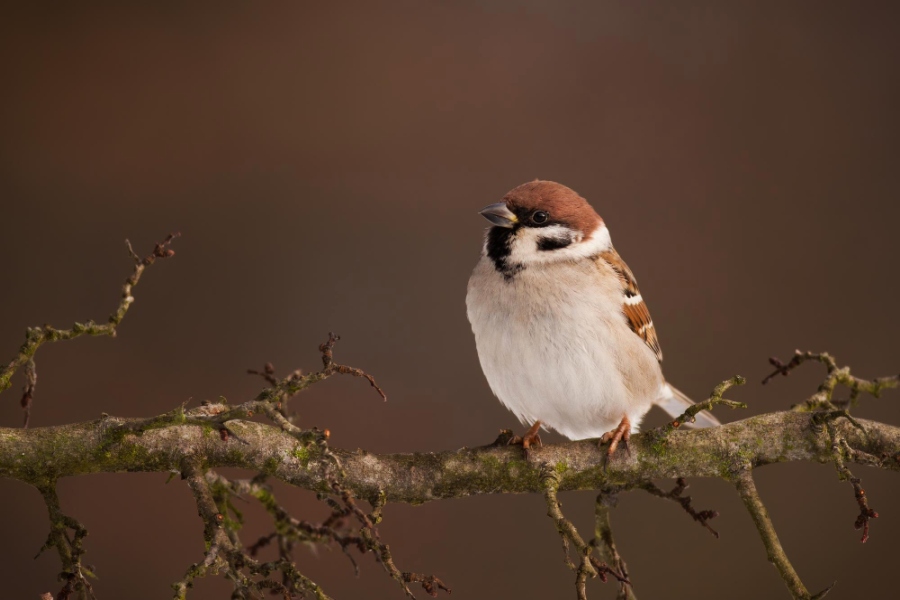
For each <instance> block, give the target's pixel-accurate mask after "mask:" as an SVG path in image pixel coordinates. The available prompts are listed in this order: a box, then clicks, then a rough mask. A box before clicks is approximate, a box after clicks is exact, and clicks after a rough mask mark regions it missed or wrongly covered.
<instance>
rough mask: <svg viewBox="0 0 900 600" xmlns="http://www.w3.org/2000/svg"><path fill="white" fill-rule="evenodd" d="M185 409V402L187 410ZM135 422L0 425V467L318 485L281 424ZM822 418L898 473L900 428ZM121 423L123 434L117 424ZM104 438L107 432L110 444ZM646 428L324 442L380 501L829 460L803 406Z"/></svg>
mask: <svg viewBox="0 0 900 600" xmlns="http://www.w3.org/2000/svg"><path fill="white" fill-rule="evenodd" d="M187 414H188V416H190V411H188V413H187ZM142 421H144V420H141V419H118V418H115V417H106V418H102V419H99V420H96V421H91V422H86V423H78V424H73V425H62V426H57V427H41V428H35V429H18V428H16V429H13V428H0V476H4V477H10V478H13V479H18V480H20V481H24V482H27V483H30V484H32V485H35V486H37V487H42V486H44V485H46V484H47V483H48V482H51V481H54V480H56V479H59V478H60V477H68V476H76V475H86V474H90V473H117V472H135V471H137V472H168V471H178V470H179V469H180V468H181V465H182V463H183V461H184V460H185V459H192V460H198V461H201V462H202V464H204V465H205V466H207V467H209V468H216V467H241V468H246V469H251V470H256V471H260V472H263V473H266V474H268V475H271V476H274V477H276V478H278V479H281V480H283V481H285V482H287V483H290V484H292V485H295V486H297V487H301V488H304V489H309V490H315V491H328V489H329V488H328V481H327V479H326V478H325V477H324V476H323V475H322V474H321V473H322V469H321V462H322V461H326V460H330V459H329V458H327V457H325V456H324V455H323V453H322V451H321V450H320V449H319V447H317V446H315V445H308V444H305V443H303V442H301V441H300V440H298V439H297V438H296V437H294V436H293V435H291V434H290V433H288V432H286V431H284V430H283V429H281V428H278V427H275V426H272V425H267V424H262V423H256V422H251V421H243V420H231V421H227V423H226V425H227V427H228V429H229V430H232V431H234V432H235V433H236V434H237V435H238V436H239V437H240V440H238V439H234V438H228V439H225V440H223V439H222V437H221V436H220V435H210V433H209V430H208V428H205V427H204V426H202V425H199V424H193V423H188V424H170V425H166V426H161V427H156V428H153V429H149V430H145V431H139V432H132V431H130V429H131V427H130V426H132V425H134V424H136V423H140V422H142ZM858 423H859V424H860V425H862V427H863V429H864V431H860V430H859V429H858V428H857V427H855V426H854V425H852V424H851V423H850V422H849V421H847V420H840V421H836V422H834V423H832V424H831V426H832V427H833V428H834V430H835V431H836V432H837V433H839V434H840V436H841V438H842V439H844V440H845V442H846V444H847V448H849V449H850V450H852V452H849V453H848V456H847V459H848V460H849V462H855V461H859V462H861V463H864V464H875V465H876V466H880V467H882V468H885V469H890V470H894V471H897V470H900V462H898V456H900V428H898V427H895V426H892V425H886V424H883V423H877V422H874V421H867V420H863V419H859V420H858ZM123 430H125V431H126V432H125V433H122V431H123ZM110 440H112V441H110ZM655 441H656V440H655V435H654V432H653V431H650V432H647V433H643V434H640V435H635V436H633V437H632V439H631V443H630V446H629V450H630V452H629V453H627V454H626V453H620V454H617V455H616V456H615V457H614V458H613V459H612V460H611V461H609V463H607V462H606V458H605V454H604V452H603V451H602V450H600V449H598V448H597V446H596V443H595V442H592V441H589V440H585V441H578V442H569V443H564V444H549V445H545V446H543V447H542V448H537V449H533V450H531V451H530V452H529V454H528V457H527V458H526V457H525V456H524V454H523V453H522V451H521V449H519V448H515V447H504V446H499V447H498V446H484V447H479V448H463V449H461V450H456V451H448V452H437V453H416V454H371V453H368V452H363V451H355V452H351V451H346V450H339V449H335V448H331V449H330V452H331V453H332V454H334V455H335V456H336V457H337V458H338V459H339V461H340V463H341V465H342V468H343V471H344V472H345V479H344V480H343V484H344V485H345V486H346V487H347V488H348V489H350V490H351V491H352V492H353V493H354V494H355V495H356V496H357V497H361V498H366V499H369V498H373V497H376V496H378V495H379V494H382V493H383V494H384V496H385V498H386V500H387V501H389V502H406V503H411V504H421V503H424V502H428V501H431V500H437V499H441V498H459V497H463V496H469V495H473V494H497V493H542V492H543V490H544V488H543V487H542V483H541V469H542V466H543V465H545V464H552V465H565V468H564V469H557V473H558V475H559V489H560V491H566V490H587V489H600V488H604V487H615V488H619V489H623V488H625V489H627V488H632V487H637V486H638V485H639V484H640V483H641V482H642V481H645V480H647V479H650V478H677V477H724V478H726V479H731V478H732V476H733V474H736V473H738V472H740V471H742V470H744V469H746V468H747V467H760V466H764V465H768V464H772V463H779V462H788V461H798V460H812V461H818V462H829V461H831V460H832V458H833V449H832V437H831V435H830V434H829V431H828V430H826V428H824V427H822V426H820V425H818V424H816V423H815V419H814V418H813V415H811V414H806V413H797V412H791V411H785V412H777V413H770V414H765V415H759V416H755V417H750V418H748V419H744V420H742V421H737V422H734V423H729V424H727V425H723V426H722V427H716V428H713V429H699V430H693V431H687V430H677V431H673V432H671V433H669V434H668V435H667V436H666V439H665V443H664V444H663V446H662V448H660V447H658V445H657V444H656V443H655Z"/></svg>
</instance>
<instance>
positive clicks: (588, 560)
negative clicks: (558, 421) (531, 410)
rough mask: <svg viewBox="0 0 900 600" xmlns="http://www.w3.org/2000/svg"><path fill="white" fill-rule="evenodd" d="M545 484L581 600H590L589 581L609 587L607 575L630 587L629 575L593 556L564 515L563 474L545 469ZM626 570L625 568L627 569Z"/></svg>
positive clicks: (549, 513) (546, 467)
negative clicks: (573, 555) (561, 498)
mask: <svg viewBox="0 0 900 600" xmlns="http://www.w3.org/2000/svg"><path fill="white" fill-rule="evenodd" d="M541 482H542V484H543V487H544V499H545V500H546V501H547V516H548V517H550V518H551V519H553V521H554V523H555V524H556V531H557V532H558V533H559V536H560V539H561V540H562V545H563V557H564V559H565V562H566V565H567V566H568V567H569V568H570V569H572V570H573V571H575V593H576V594H577V596H578V600H587V580H588V578H591V579H593V578H594V577H599V578H600V581H603V582H604V583H606V581H607V575H608V574H609V575H612V576H613V577H615V578H616V579H618V580H619V581H620V582H622V583H625V584H627V583H628V579H627V575H626V574H625V573H624V572H622V573H619V572H618V571H617V570H614V569H612V568H610V567H609V566H608V565H607V564H606V563H602V562H600V561H598V560H597V559H595V558H594V557H593V556H591V551H592V549H593V547H592V546H591V545H588V544H586V543H585V541H584V539H582V537H581V535H580V534H579V533H578V530H577V529H576V528H575V525H574V524H572V522H571V521H569V520H568V519H567V518H566V517H565V515H564V514H563V512H562V504H561V503H560V501H559V498H558V496H557V494H558V492H559V474H558V473H557V472H556V471H555V469H553V467H552V466H550V465H545V466H544V468H543V469H542V472H541ZM570 544H571V545H572V546H574V547H575V553H576V555H577V556H578V557H579V561H578V565H577V566H576V565H575V563H573V562H572V559H571V558H570V557H569V547H570ZM623 566H624V565H623Z"/></svg>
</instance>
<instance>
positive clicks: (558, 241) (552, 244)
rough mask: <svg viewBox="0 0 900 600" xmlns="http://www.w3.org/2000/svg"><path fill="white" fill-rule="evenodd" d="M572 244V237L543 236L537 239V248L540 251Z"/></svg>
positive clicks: (557, 248)
mask: <svg viewBox="0 0 900 600" xmlns="http://www.w3.org/2000/svg"><path fill="white" fill-rule="evenodd" d="M571 245H572V239H571V238H568V237H544V238H540V239H538V243H537V249H538V250H540V251H541V252H549V251H551V250H559V249H560V248H565V247H567V246H571Z"/></svg>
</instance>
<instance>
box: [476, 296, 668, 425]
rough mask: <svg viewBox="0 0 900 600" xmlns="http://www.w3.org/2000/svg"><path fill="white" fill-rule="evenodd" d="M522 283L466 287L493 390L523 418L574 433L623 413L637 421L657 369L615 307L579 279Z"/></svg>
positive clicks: (651, 397)
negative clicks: (560, 284)
mask: <svg viewBox="0 0 900 600" xmlns="http://www.w3.org/2000/svg"><path fill="white" fill-rule="evenodd" d="M525 283H527V282H519V283H518V285H509V284H501V285H500V286H498V287H493V286H490V287H493V289H490V287H489V288H488V289H489V290H490V291H489V292H488V293H482V292H486V291H487V290H486V289H481V290H479V289H477V286H476V288H475V289H472V288H471V287H470V292H469V296H470V297H469V320H470V321H471V323H472V329H473V331H474V333H475V340H476V345H477V348H478V357H479V360H480V361H481V366H482V369H483V371H484V374H485V376H486V378H487V380H488V383H489V385H490V387H491V389H492V390H493V392H494V394H495V395H496V396H497V397H498V398H499V399H500V401H501V402H502V403H503V404H504V405H505V406H506V407H507V408H509V409H510V410H511V411H512V412H513V413H515V415H516V416H517V417H518V418H519V419H520V420H521V421H523V422H524V423H526V424H531V423H533V422H535V421H537V420H540V421H542V422H543V423H544V425H546V426H547V427H550V428H552V429H555V430H557V431H559V432H560V433H562V434H563V435H565V436H566V437H569V438H572V439H582V438H588V437H598V436H600V435H602V434H603V433H605V432H607V431H609V430H610V429H613V428H614V427H615V426H616V425H617V424H618V423H619V422H620V421H621V419H622V417H623V416H624V415H626V414H627V415H628V416H629V418H630V419H631V420H632V422H634V423H637V422H639V421H640V419H641V417H642V416H643V415H644V414H645V413H646V412H647V410H648V409H649V407H650V405H651V404H652V403H653V401H655V400H656V398H657V396H658V393H659V387H660V385H661V384H662V376H661V372H660V369H659V364H658V362H657V361H656V360H655V357H654V356H653V353H652V352H651V351H650V350H649V348H646V347H644V346H643V341H642V340H641V339H640V338H639V337H638V336H637V335H635V334H634V333H632V332H631V331H630V330H629V329H628V328H627V327H628V326H627V324H626V323H625V320H624V316H623V315H621V314H617V312H616V311H617V310H619V311H620V310H621V307H611V306H605V305H603V302H604V301H603V298H602V297H599V298H598V294H596V293H593V294H590V293H586V292H588V291H590V290H579V289H578V288H577V286H569V288H570V289H567V290H565V291H560V290H559V289H554V288H547V287H545V286H535V287H534V288H531V287H529V286H527V285H525ZM473 296H477V297H478V298H477V299H476V298H475V297H473ZM473 300H474V302H473ZM604 315H606V317H604Z"/></svg>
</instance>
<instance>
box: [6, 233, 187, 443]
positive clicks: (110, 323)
mask: <svg viewBox="0 0 900 600" xmlns="http://www.w3.org/2000/svg"><path fill="white" fill-rule="evenodd" d="M178 235H179V234H178V233H172V234H169V236H168V237H166V239H165V240H163V241H162V242H159V243H158V244H156V246H155V247H154V248H153V252H152V253H150V254H149V255H147V256H146V257H145V258H143V259H142V258H140V257H139V256H138V255H137V254H135V252H134V249H133V248H132V247H131V243H130V242H129V241H128V240H125V244H126V246H127V248H128V254H129V256H131V258H132V260H134V270H133V271H132V273H131V276H130V277H128V279H126V280H125V283H124V284H123V286H122V296H121V300H120V301H119V305H118V306H117V307H116V310H115V311H114V312H113V313H112V314H111V315H110V316H109V319H107V322H106V323H105V324H102V325H99V324H97V323H95V322H93V321H88V322H87V323H75V324H74V325H72V328H71V329H56V328H55V327H51V326H50V325H44V326H43V327H29V328H28V329H27V330H26V331H25V343H24V344H22V346H21V347H20V348H19V353H18V354H17V355H16V357H15V358H13V359H12V361H10V362H9V363H8V364H7V365H6V366H4V367H2V368H0V392H3V391H4V390H6V389H7V388H9V387H10V385H12V383H11V380H12V376H13V375H14V374H15V373H16V371H18V370H19V369H20V368H21V367H23V366H26V369H27V370H26V384H25V390H24V393H23V395H22V408H23V410H24V411H25V426H26V427H27V426H28V421H29V419H30V416H31V403H32V400H33V399H34V387H35V383H36V381H37V375H36V371H35V364H34V355H35V354H36V353H37V351H38V348H40V347H41V346H42V345H43V344H44V343H45V342H57V341H61V340H72V339H75V338H78V337H81V336H84V335H91V336H101V335H106V336H110V337H115V336H116V328H117V327H118V326H119V323H121V322H122V319H124V318H125V313H127V312H128V308H129V307H130V306H131V304H132V302H134V296H132V295H131V292H132V290H133V289H134V287H135V286H136V285H137V284H138V281H140V279H141V274H143V272H144V269H146V268H147V267H148V266H150V265H152V264H153V263H154V262H155V261H156V259H158V258H170V257H172V256H174V255H175V251H174V250H172V249H170V248H169V244H171V243H172V241H173V240H174V239H175V238H176V237H178Z"/></svg>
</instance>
